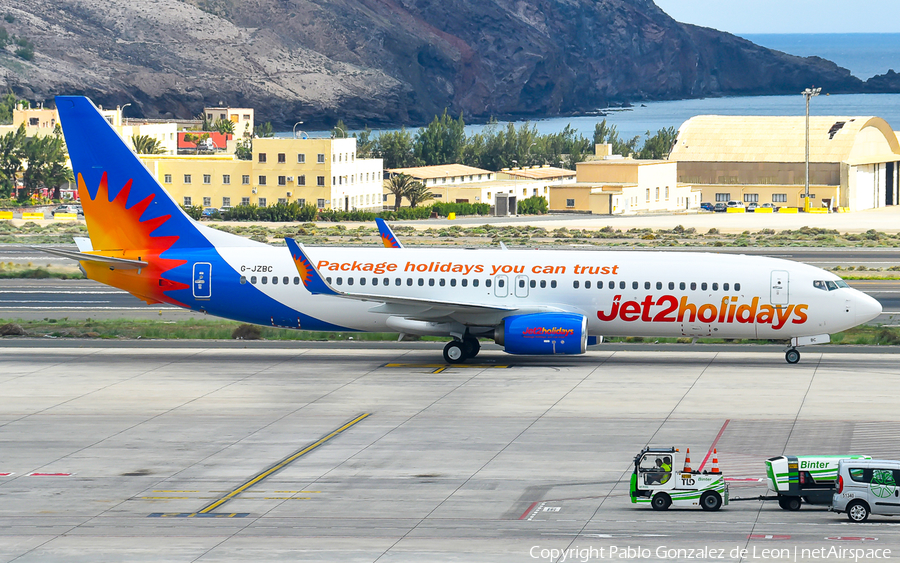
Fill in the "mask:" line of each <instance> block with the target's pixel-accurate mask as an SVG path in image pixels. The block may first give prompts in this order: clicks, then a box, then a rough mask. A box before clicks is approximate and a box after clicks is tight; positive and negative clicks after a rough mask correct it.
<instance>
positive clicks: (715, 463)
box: [710, 448, 722, 475]
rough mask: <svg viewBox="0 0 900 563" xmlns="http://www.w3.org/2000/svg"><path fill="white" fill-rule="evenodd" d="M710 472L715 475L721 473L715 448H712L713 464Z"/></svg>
mask: <svg viewBox="0 0 900 563" xmlns="http://www.w3.org/2000/svg"><path fill="white" fill-rule="evenodd" d="M710 473H714V474H716V475H718V474H720V473H722V472H721V471H719V452H718V451H716V449H715V448H713V466H712V471H710Z"/></svg>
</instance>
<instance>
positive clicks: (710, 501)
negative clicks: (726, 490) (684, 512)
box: [700, 491, 722, 510]
mask: <svg viewBox="0 0 900 563" xmlns="http://www.w3.org/2000/svg"><path fill="white" fill-rule="evenodd" d="M700 508H702V509H703V510H719V509H720V508H722V497H720V496H719V493H717V492H715V491H706V492H705V493H703V494H702V495H701V496H700Z"/></svg>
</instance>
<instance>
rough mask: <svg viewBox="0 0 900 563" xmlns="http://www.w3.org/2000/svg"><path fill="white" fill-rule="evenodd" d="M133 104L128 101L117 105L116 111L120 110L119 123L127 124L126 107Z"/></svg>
mask: <svg viewBox="0 0 900 563" xmlns="http://www.w3.org/2000/svg"><path fill="white" fill-rule="evenodd" d="M130 105H131V102H128V103H127V104H125V105H124V106H122V107H119V106H116V111H118V112H119V125H125V108H127V107H128V106H130Z"/></svg>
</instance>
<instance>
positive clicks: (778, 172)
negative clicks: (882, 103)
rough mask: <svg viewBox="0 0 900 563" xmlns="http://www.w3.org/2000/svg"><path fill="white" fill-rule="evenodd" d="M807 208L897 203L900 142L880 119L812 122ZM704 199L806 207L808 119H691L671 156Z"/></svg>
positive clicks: (682, 177)
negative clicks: (804, 205)
mask: <svg viewBox="0 0 900 563" xmlns="http://www.w3.org/2000/svg"><path fill="white" fill-rule="evenodd" d="M809 146H810V156H809V162H810V164H809V174H810V179H809V183H810V204H811V205H812V206H814V207H822V206H824V207H829V208H835V207H845V208H849V209H850V210H859V209H871V208H875V207H882V206H886V205H897V204H898V201H900V200H898V171H900V166H898V162H900V144H898V141H897V135H896V134H895V133H894V132H893V131H892V130H891V128H890V127H889V126H888V124H887V123H886V122H885V121H884V120H883V119H881V118H878V117H810V119H809ZM669 158H670V160H674V161H677V162H678V179H679V181H681V182H684V183H689V184H693V185H695V186H697V187H700V188H701V189H702V190H703V201H707V202H719V201H729V200H737V201H742V202H743V203H744V204H745V205H746V204H748V203H758V204H763V203H773V204H774V205H775V206H777V207H803V200H804V197H803V196H804V195H805V188H806V186H805V184H806V118H805V117H803V116H801V117H771V116H765V117H759V116H755V117H746V116H717V115H702V116H697V117H694V118H692V119H689V120H688V121H686V122H685V123H684V124H683V125H682V126H681V129H680V130H679V132H678V141H677V142H676V143H675V147H674V148H673V149H672V153H671V155H670V156H669Z"/></svg>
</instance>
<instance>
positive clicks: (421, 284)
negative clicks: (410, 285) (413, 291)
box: [419, 278, 425, 287]
mask: <svg viewBox="0 0 900 563" xmlns="http://www.w3.org/2000/svg"><path fill="white" fill-rule="evenodd" d="M423 285H425V280H424V279H422V278H419V287H422V286H423Z"/></svg>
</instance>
